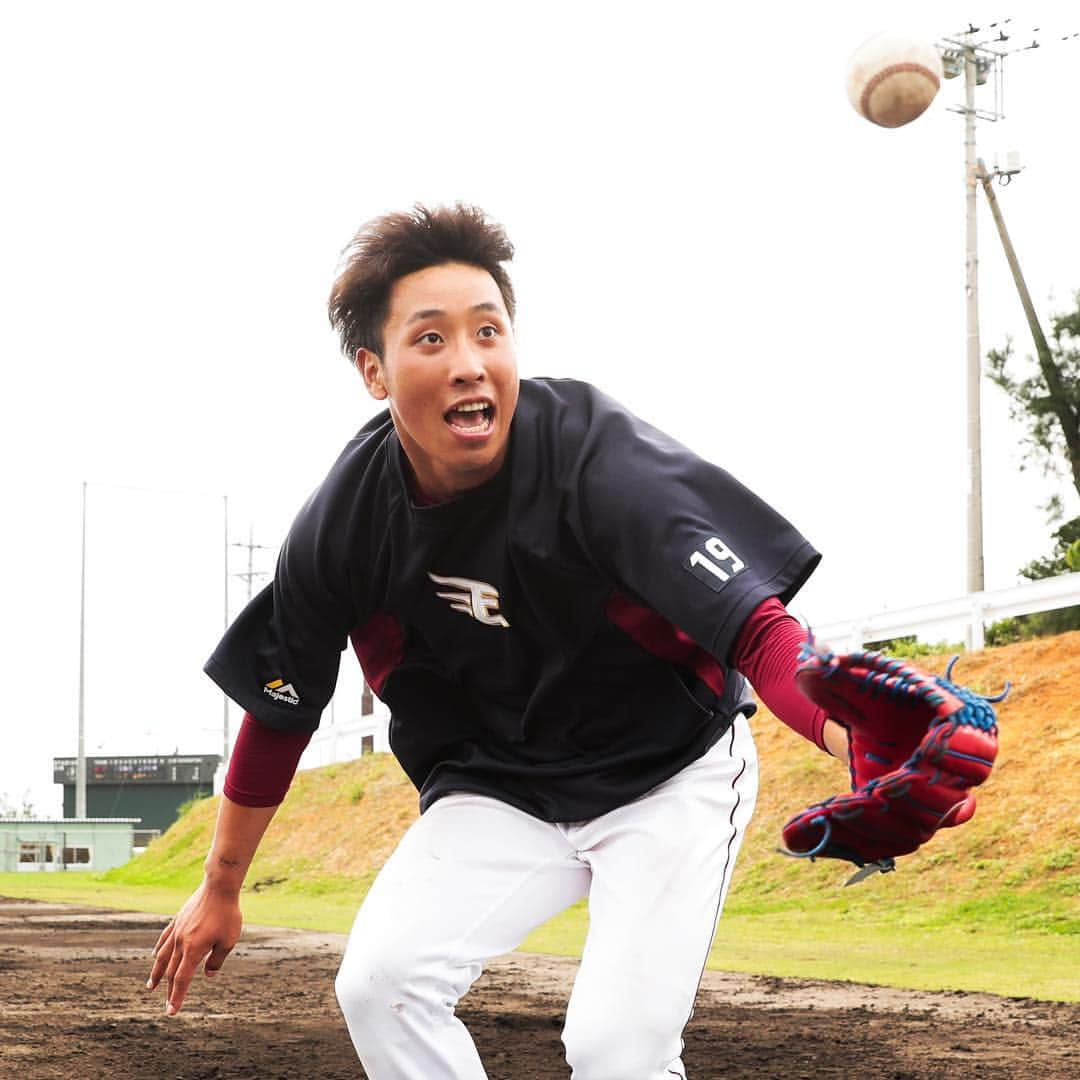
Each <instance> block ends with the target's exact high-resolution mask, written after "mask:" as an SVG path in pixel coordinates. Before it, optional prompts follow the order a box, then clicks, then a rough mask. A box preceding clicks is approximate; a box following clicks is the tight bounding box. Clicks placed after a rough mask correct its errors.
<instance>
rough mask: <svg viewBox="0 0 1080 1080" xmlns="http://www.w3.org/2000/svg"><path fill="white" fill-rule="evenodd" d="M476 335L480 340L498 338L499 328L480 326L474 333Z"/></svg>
mask: <svg viewBox="0 0 1080 1080" xmlns="http://www.w3.org/2000/svg"><path fill="white" fill-rule="evenodd" d="M476 333H477V336H478V337H482V338H493V337H498V336H499V328H498V327H497V326H491V325H490V324H489V325H488V326H481V327H480V329H479V330H477V331H476Z"/></svg>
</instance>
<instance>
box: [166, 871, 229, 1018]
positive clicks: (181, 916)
mask: <svg viewBox="0 0 1080 1080" xmlns="http://www.w3.org/2000/svg"><path fill="white" fill-rule="evenodd" d="M242 927H243V917H242V916H241V914H240V901H239V898H238V897H237V896H234V895H232V894H228V893H221V892H217V891H215V890H213V889H209V888H208V887H207V885H206V882H203V884H202V885H200V886H199V888H198V889H196V890H195V892H194V893H193V894H192V895H191V897H190V899H189V900H188V901H187V903H186V904H184V906H183V907H182V908H181V909H180V911H179V913H178V914H177V916H176V918H175V919H173V920H172V922H170V923H169V925H168V926H166V927H165V929H164V930H162V932H161V936H160V937H159V938H158V940H157V944H156V945H155V946H154V964H153V967H152V968H151V970H150V978H149V979H147V980H146V988H147V989H148V990H153V989H154V988H155V987H156V986H157V985H158V983H159V982H161V980H162V978H164V979H165V987H166V991H167V992H166V996H165V1011H166V1013H167V1014H168V1015H169V1016H173V1015H175V1014H176V1013H178V1012H179V1011H180V1009H181V1008H182V1007H183V1004H184V998H185V997H186V996H187V992H188V987H189V986H190V985H191V980H192V979H193V978H194V976H195V973H196V971H198V969H199V965H200V964H203V963H204V961H205V964H204V966H203V970H204V971H205V973H206V974H207V975H213V974H214V973H215V972H216V971H217V970H218V969H219V968H220V967H221V965H222V964H223V963H225V957H227V956H228V955H229V953H230V952H232V950H233V947H234V946H235V945H236V942H237V941H238V940H239V938H240V930H241V928H242Z"/></svg>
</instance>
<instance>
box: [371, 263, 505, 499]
mask: <svg viewBox="0 0 1080 1080" xmlns="http://www.w3.org/2000/svg"><path fill="white" fill-rule="evenodd" d="M383 354H384V355H383V356H382V357H377V356H375V354H374V353H371V352H368V351H367V350H365V349H361V350H359V351H358V353H357V358H356V359H357V364H358V365H359V367H360V370H361V372H362V374H363V376H364V381H365V383H367V387H368V391H369V392H370V393H371V395H372V396H373V397H375V398H377V399H379V400H386V401H388V403H389V405H390V414H391V416H392V417H393V420H394V427H395V429H396V431H397V435H398V438H399V439H400V440H401V445H402V447H403V449H404V450H405V454H406V455H407V457H408V459H409V463H410V464H411V465H412V468H413V472H414V473H415V476H416V481H417V483H418V484H419V487H420V490H421V491H422V492H423V494H424V495H426V496H427V497H428V498H431V499H435V500H438V501H442V500H446V499H452V498H454V496H456V495H460V494H462V493H463V492H465V491H468V490H469V489H470V488H473V487H477V486H478V485H480V484H482V483H484V482H485V481H486V480H489V479H491V477H493V476H494V475H495V474H496V473H497V472H498V471H499V468H500V466H501V465H502V463H503V461H504V459H505V458H506V450H507V443H508V439H509V435H510V421H511V420H512V419H513V416H514V409H515V407H516V406H517V398H518V375H517V357H516V355H515V352H514V336H513V331H512V328H511V326H510V318H509V316H508V315H507V313H506V306H505V305H504V303H503V299H502V294H501V293H500V292H499V287H498V285H496V284H495V279H494V278H492V276H491V275H490V274H489V273H488V272H487V271H486V270H481V269H480V268H479V267H476V266H466V265H464V264H462V263H446V264H444V265H442V266H430V267H428V268H427V269H424V270H418V271H417V272H416V273H414V274H409V275H407V276H406V277H403V278H401V279H399V280H398V281H397V282H396V283H395V285H394V288H393V291H392V292H391V294H390V312H389V315H388V317H387V320H386V326H385V328H384V331H383Z"/></svg>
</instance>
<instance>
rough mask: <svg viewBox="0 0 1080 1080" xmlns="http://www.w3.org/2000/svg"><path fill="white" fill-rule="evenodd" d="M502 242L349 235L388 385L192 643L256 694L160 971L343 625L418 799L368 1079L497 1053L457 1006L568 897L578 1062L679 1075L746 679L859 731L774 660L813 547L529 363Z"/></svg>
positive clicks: (368, 908) (252, 820) (750, 751)
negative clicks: (229, 606)
mask: <svg viewBox="0 0 1080 1080" xmlns="http://www.w3.org/2000/svg"><path fill="white" fill-rule="evenodd" d="M512 253H513V249H512V247H511V245H510V243H509V241H508V240H507V237H506V235H505V233H504V231H503V230H502V228H501V227H500V226H498V225H496V224H494V223H492V222H491V221H489V220H488V219H487V218H486V217H485V215H484V214H483V213H482V212H481V211H479V210H477V209H475V208H472V207H468V206H462V205H458V206H454V207H450V208H435V209H428V208H424V207H417V208H415V210H413V211H411V212H408V213H398V214H391V215H388V216H385V217H382V218H379V219H377V220H375V221H373V222H371V223H369V224H368V225H367V226H365V227H364V228H363V229H362V230H361V231H360V232H359V233H358V234H357V236H356V237H355V239H354V240H353V242H352V244H351V246H350V247H349V248H348V249H347V252H346V259H345V263H344V270H343V271H342V273H341V274H340V276H339V277H338V279H337V281H336V282H335V284H334V287H333V291H332V294H331V297H330V305H329V310H330V319H331V322H332V324H333V326H334V327H335V328H336V329H337V331H338V332H339V334H340V338H341V342H342V346H343V350H344V352H345V354H346V356H347V357H348V358H349V360H350V361H351V362H352V363H354V364H355V366H356V368H357V369H358V371H359V373H360V374H361V376H362V377H363V380H364V383H365V385H366V387H367V390H368V392H369V393H370V394H371V395H372V396H373V397H374V398H376V399H377V400H379V401H382V402H385V403H386V406H387V409H386V411H384V412H382V413H380V414H379V415H378V416H376V417H375V418H374V419H373V420H371V421H370V422H369V423H367V424H366V425H365V426H364V427H363V428H362V429H361V430H360V432H359V433H358V434H357V435H356V437H355V438H353V439H352V440H351V441H350V442H349V443H348V445H347V446H346V447H345V449H344V450H343V452H342V453H341V456H340V457H339V458H338V460H337V461H336V462H335V463H334V465H333V467H332V468H331V469H330V472H329V474H328V475H327V477H326V479H325V480H324V481H323V483H322V484H321V485H320V487H319V488H318V489H317V490H316V492H315V494H314V495H313V496H312V497H311V499H310V500H309V501H308V502H307V504H306V505H305V506H304V507H303V509H302V510H301V511H300V513H299V515H298V517H297V518H296V521H295V523H294V524H293V526H292V528H291V530H290V532H289V534H288V538H287V539H286V541H285V543H284V546H283V547H282V549H281V554H280V557H279V560H278V564H277V570H276V574H275V577H274V580H273V582H272V584H271V585H269V586H267V588H266V589H264V590H263V592H262V593H260V594H259V595H258V596H257V597H256V598H255V599H254V600H253V601H252V602H251V603H250V605H249V606H248V607H247V608H246V609H245V610H244V611H243V612H242V613H241V614H240V616H239V617H238V618H237V619H236V621H235V622H234V623H233V625H232V626H231V628H230V629H229V631H228V632H227V633H226V635H225V637H224V639H223V640H222V642H221V643H220V645H219V646H218V648H217V650H216V651H215V652H214V654H213V656H212V658H211V659H210V661H209V662H208V664H207V666H206V670H207V672H208V674H209V675H210V676H211V678H213V679H214V680H215V681H216V682H217V683H218V684H219V685H220V686H221V687H222V689H223V690H224V691H225V692H226V693H227V694H228V695H229V696H230V697H231V698H232V699H233V700H234V701H236V702H237V703H238V704H239V705H240V706H241V707H242V708H243V709H245V710H246V715H245V718H244V721H243V725H242V727H241V730H240V733H239V736H238V739H237V743H236V748H235V750H234V753H233V756H232V759H231V762H230V767H229V772H228V777H227V780H226V784H225V791H224V796H223V798H222V800H221V810H220V815H219V818H218V823H217V829H216V832H215V836H214V840H213V844H212V847H211V850H210V853H209V856H208V859H207V862H206V874H205V879H204V881H203V883H202V884H201V886H200V887H199V889H198V890H197V891H196V893H195V894H194V895H193V896H192V897H191V898H190V899H189V901H188V902H187V903H186V904H185V906H184V907H183V909H182V910H181V911H180V912H179V914H178V915H177V917H176V918H175V919H174V920H173V921H172V922H171V923H170V924H169V926H168V927H167V928H166V929H165V930H164V931H163V933H162V935H161V938H160V940H159V942H158V945H157V947H156V949H155V955H154V962H153V969H152V972H151V976H150V979H149V981H148V986H149V987H150V988H153V987H154V986H156V985H157V983H158V982H159V981H160V980H161V979H162V977H164V978H165V979H166V982H167V988H168V1000H167V1005H166V1008H167V1011H168V1012H169V1013H170V1014H172V1013H175V1012H177V1011H178V1010H179V1009H180V1008H181V1006H182V1004H183V1001H184V997H185V994H186V993H187V990H188V986H189V984H190V982H191V979H192V977H193V975H194V974H195V972H196V970H197V968H198V966H199V965H200V964H204V966H205V971H206V973H207V974H208V975H209V974H212V973H214V972H216V971H217V970H218V969H219V968H220V967H221V966H222V963H223V962H224V960H225V958H226V956H227V954H228V953H229V951H230V950H231V949H232V948H233V946H234V945H235V943H236V941H237V939H238V937H239V934H240V928H241V913H240V907H239V893H240V888H241V885H242V882H243V880H244V875H245V872H246V871H247V868H248V866H249V864H250V862H251V860H252V857H253V855H254V853H255V850H256V848H257V845H258V843H259V841H260V838H261V837H262V835H263V832H264V830H265V829H266V827H267V825H268V824H269V822H270V820H271V818H272V816H273V814H274V810H275V808H276V807H277V805H278V804H279V803H280V802H281V800H282V799H283V798H284V795H285V793H286V790H287V788H288V786H289V783H290V781H291V778H292V775H293V773H294V770H295V768H296V765H297V762H298V760H299V757H300V754H301V752H302V751H303V749H304V747H305V745H306V744H307V741H308V739H309V738H310V736H311V733H312V732H313V731H314V730H315V728H316V727H317V726H318V723H319V717H320V714H321V713H322V711H323V709H324V708H325V706H326V705H327V703H328V701H329V700H330V697H331V695H332V693H333V691H334V684H335V680H336V677H337V671H338V664H339V659H340V653H341V651H342V650H343V648H345V647H347V644H348V643H349V642H351V645H352V648H353V650H354V651H355V653H356V655H357V657H358V659H359V661H360V663H361V665H362V666H363V670H364V673H365V676H366V679H367V681H368V683H369V684H370V685H371V686H372V688H373V689H374V691H375V692H376V693H377V694H378V695H379V696H380V697H381V699H382V700H383V701H384V702H386V704H387V705H388V706H389V707H390V710H391V712H392V719H391V728H390V741H391V745H392V747H393V751H394V753H395V755H396V756H397V758H398V760H399V761H400V762H401V765H402V767H403V768H404V769H405V771H406V773H407V774H408V775H409V777H410V779H411V780H412V781H413V783H414V784H415V785H416V787H417V789H418V791H419V793H420V809H421V816H420V817H419V819H418V820H417V821H416V823H415V824H414V825H413V826H412V827H411V828H410V829H409V831H408V832H407V834H406V835H405V836H404V838H403V839H402V840H401V843H400V844H399V846H398V848H397V850H396V851H395V852H394V854H393V855H392V856H391V858H390V859H389V860H388V862H387V863H386V865H385V867H384V868H383V869H382V871H381V873H380V874H379V876H378V879H377V880H376V882H375V884H374V885H373V887H372V889H371V891H370V893H369V894H368V896H367V898H366V899H365V901H364V903H363V905H362V907H361V909H360V911H359V914H358V916H357V919H356V923H355V926H354V928H353V931H352V933H351V935H350V938H349V942H348V947H347V949H346V952H345V956H344V959H343V961H342V965H341V969H340V973H339V975H338V978H337V983H336V989H337V996H338V1000H339V1002H340V1005H341V1009H342V1012H343V1014H344V1018H345V1022H346V1024H347V1025H348V1029H349V1033H350V1035H351V1037H352V1040H353V1043H354V1045H355V1047H356V1051H357V1053H358V1055H359V1057H360V1060H361V1062H362V1064H363V1066H364V1068H365V1070H366V1071H367V1073H368V1075H369V1076H371V1077H373V1078H375V1080H384V1078H404V1077H415V1078H417V1080H440V1078H447V1080H449V1078H458V1080H463V1078H469V1080H472V1078H479V1077H483V1076H484V1075H485V1073H484V1068H483V1065H482V1064H481V1062H480V1059H479V1057H478V1055H477V1052H476V1049H475V1047H474V1045H473V1042H472V1040H471V1038H470V1036H469V1034H468V1032H467V1030H466V1029H465V1027H464V1026H463V1024H462V1023H461V1021H460V1020H458V1019H457V1017H456V1016H455V1012H454V1009H455V1005H456V1003H457V1001H458V1000H459V999H460V998H461V997H462V995H463V994H465V992H466V991H467V990H468V988H469V986H470V985H471V984H472V983H473V981H474V980H475V979H476V978H477V976H478V975H479V974H480V972H481V970H482V968H483V965H484V963H485V961H486V960H488V959H489V958H490V957H492V956H495V955H498V954H501V953H505V952H507V951H509V950H512V949H513V948H515V947H516V946H517V945H518V944H519V943H520V942H521V941H522V939H523V938H524V937H525V936H526V935H527V934H528V933H529V932H530V931H531V930H533V929H534V928H535V927H536V926H538V925H539V924H540V923H542V922H543V921H545V920H546V919H548V918H550V917H551V916H553V915H555V914H556V913H557V912H559V911H561V910H563V909H564V908H566V907H567V906H568V905H570V904H573V903H574V902H576V901H577V900H579V899H581V898H583V897H587V898H588V904H589V916H590V928H589V933H588V938H587V941H586V944H585V949H584V953H583V956H582V959H581V965H580V968H579V971H578V975H577V978H576V981H575V984H574V988H573V993H572V995H571V997H570V1001H569V1005H568V1010H567V1016H566V1024H565V1028H564V1031H563V1041H564V1044H565V1048H566V1058H567V1061H568V1062H569V1064H570V1066H571V1068H572V1070H573V1076H574V1078H575V1080H599V1078H604V1080H612V1078H633V1080H660V1078H664V1080H670V1078H671V1077H673V1076H685V1072H684V1069H683V1065H682V1063H681V1060H680V1059H681V1054H682V1032H683V1028H684V1027H685V1025H686V1023H687V1021H688V1019H689V1017H690V1014H691V1010H692V1007H693V1003H694V996H695V993H696V990H697V986H698V982H699V979H700V976H701V973H702V970H703V968H704V966H705V960H706V956H707V954H708V951H709V947H710V943H711V941H712V937H713V934H714V931H715V928H716V922H717V919H718V917H719V914H720V910H721V908H722V906H723V903H724V898H725V895H726V893H727V890H728V887H729V885H730V882H731V875H732V870H733V867H734V864H735V858H736V856H737V854H738V850H739V845H740V843H741V841H742V838H743V835H744V833H745V830H746V827H747V823H748V821H749V820H750V815H751V813H752V811H753V807H754V800H755V794H756V789H757V761H756V757H755V752H754V745H753V740H752V738H751V734H750V729H749V727H748V724H747V718H748V717H749V716H750V715H751V714H752V713H753V711H754V708H755V706H754V703H753V699H752V697H751V694H750V684H752V685H753V686H754V687H755V688H756V690H757V691H758V694H759V695H760V696H761V697H762V698H763V699H764V700H765V702H766V703H767V704H768V705H769V706H770V708H771V709H772V710H773V711H774V712H775V713H776V714H777V715H778V716H780V717H781V718H782V719H783V720H784V721H785V722H786V723H788V724H789V725H791V726H792V727H793V728H794V729H795V730H796V731H798V732H800V733H801V734H802V735H804V736H805V737H806V738H807V739H808V740H810V741H811V742H813V743H815V744H816V745H817V746H818V747H820V748H821V749H823V750H828V751H829V752H831V753H833V754H834V755H836V756H841V757H845V756H846V754H847V733H846V731H845V729H844V728H843V727H841V726H840V725H838V724H837V723H836V722H834V721H833V720H831V719H830V718H829V717H828V716H827V715H826V712H825V710H824V709H823V708H821V707H820V706H819V705H816V704H813V703H812V702H811V700H810V699H809V698H808V697H807V696H805V695H803V694H801V693H800V692H798V689H797V687H796V683H795V679H794V678H793V674H794V672H795V668H796V664H797V657H798V653H799V648H800V645H801V644H802V642H803V640H804V638H805V633H804V632H803V630H802V629H801V627H800V626H799V625H798V624H797V623H796V622H795V620H794V619H793V618H792V617H791V616H790V615H789V614H788V613H787V611H786V610H785V607H784V605H785V603H787V602H788V601H789V600H790V599H791V598H792V597H793V596H794V595H795V593H796V592H797V590H798V589H799V588H800V586H801V585H802V584H803V583H804V582H805V581H806V579H807V577H808V576H809V575H810V573H811V572H812V571H813V569H814V567H815V566H816V564H817V562H818V560H819V555H818V553H817V552H816V551H815V550H814V548H813V547H812V546H811V545H810V543H808V542H807V540H805V539H804V538H803V537H802V536H801V535H800V534H799V532H798V531H797V530H796V529H795V528H794V527H793V526H792V525H791V524H790V523H789V522H787V521H786V520H785V519H784V518H783V517H781V516H780V515H779V514H778V513H777V512H776V511H774V510H773V509H771V508H770V507H769V506H768V505H766V504H765V503H764V502H763V501H762V500H761V499H759V498H758V497H757V496H755V495H754V494H753V493H752V492H750V491H748V490H747V489H746V488H745V487H743V486H742V485H740V484H739V483H738V481H737V480H735V479H734V478H733V477H732V476H730V475H729V474H728V473H726V472H724V471H723V470H722V469H720V468H718V467H716V466H715V465H712V464H710V463H708V462H706V461H703V460H701V459H700V458H699V457H697V456H695V455H694V454H692V453H691V452H690V451H688V450H687V449H685V448H684V447H683V446H681V445H679V444H678V443H677V442H675V441H674V440H673V439H671V438H669V437H668V436H667V435H665V434H663V433H662V432H660V431H658V430H656V429H655V428H653V427H650V426H649V425H648V424H646V423H644V422H642V421H641V420H640V419H638V418H636V417H635V416H633V415H631V413H630V412H628V411H627V410H626V409H624V408H623V407H621V406H620V405H619V404H618V403H617V402H615V401H613V400H611V399H610V398H608V397H606V396H605V395H604V394H602V393H601V392H600V391H599V390H596V389H594V388H593V387H591V386H589V385H587V384H585V383H583V382H578V381H574V380H570V379H546V378H545V379H519V377H518V373H517V365H516V358H515V347H514V331H513V325H514V293H513V289H512V286H511V282H510V279H509V277H508V276H507V272H506V263H507V262H508V261H509V260H510V258H511V256H512ZM582 303H583V304H586V305H587V304H588V297H584V298H582ZM604 317H605V318H608V317H610V316H609V315H608V314H606V313H605V315H604Z"/></svg>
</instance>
